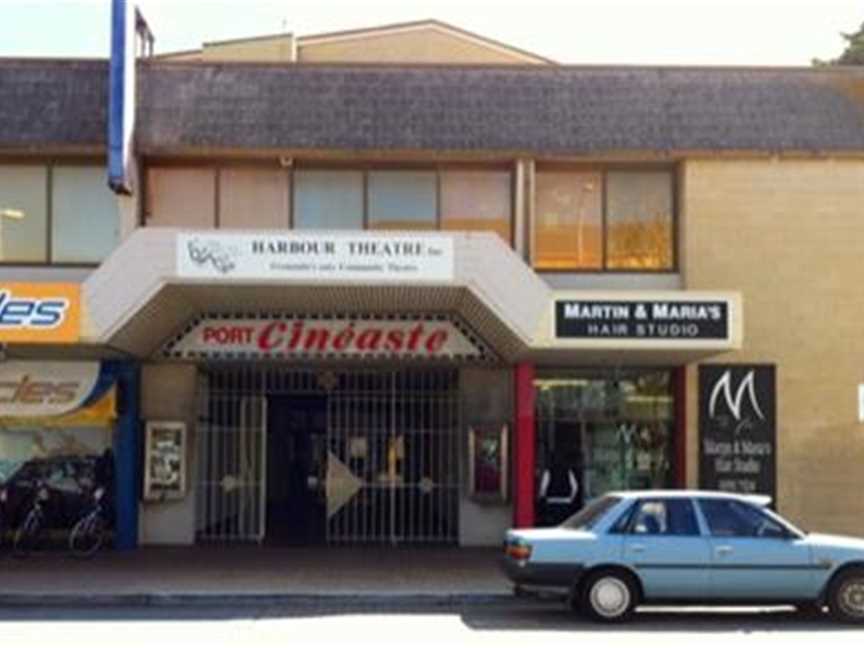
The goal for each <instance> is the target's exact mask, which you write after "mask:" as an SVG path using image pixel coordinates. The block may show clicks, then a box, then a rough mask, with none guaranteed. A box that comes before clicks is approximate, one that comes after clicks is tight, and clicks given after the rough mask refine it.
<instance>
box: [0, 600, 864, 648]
mask: <svg viewBox="0 0 864 648" xmlns="http://www.w3.org/2000/svg"><path fill="white" fill-rule="evenodd" d="M0 637H2V638H3V640H4V645H13V646H34V647H35V646H40V647H41V646H46V645H62V646H64V648H69V647H74V646H79V645H81V646H87V648H98V647H101V646H112V647H113V646H117V645H123V647H124V648H139V647H140V648H144V647H148V648H149V647H153V646H158V647H159V648H165V647H166V646H172V647H173V646H186V647H197V646H207V647H208V648H221V647H222V646H226V647H227V646H231V647H232V648H237V646H240V645H249V646H255V647H256V648H258V647H262V646H263V647H266V646H291V647H292V648H293V647H297V646H316V647H318V646H351V647H352V648H354V647H361V648H362V647H364V646H370V647H371V646H374V647H375V648H387V647H388V646H399V647H400V648H404V647H405V646H412V647H415V646H419V647H425V646H430V647H431V646H435V647H436V648H440V647H443V646H446V647H447V648H459V647H461V646H479V645H482V646H487V645H488V646H495V648H506V647H509V646H519V647H520V648H525V646H541V645H542V646H543V648H556V647H557V646H568V648H572V647H573V646H574V645H576V646H580V647H581V648H591V647H593V646H597V647H598V648H599V647H601V646H602V648H607V647H611V648H617V647H619V646H620V647H622V648H633V646H634V645H638V646H639V647H640V648H655V647H656V648H678V647H679V646H680V647H681V648H693V646H695V645H698V646H699V647H700V648H713V647H714V646H717V647H718V648H720V647H722V648H729V646H730V645H734V646H735V648H751V647H752V648H766V647H769V648H770V647H773V646H777V647H778V648H779V647H783V648H785V647H786V646H789V645H796V644H798V645H809V646H812V645H818V644H824V643H825V642H830V643H831V646H832V648H846V647H848V648H852V647H853V646H854V647H856V648H858V647H860V646H861V645H862V640H864V629H857V628H849V627H844V626H839V625H835V624H834V623H832V622H830V621H828V620H816V621H814V620H811V619H806V618H802V617H800V616H798V615H795V614H793V613H791V612H789V611H788V610H782V609H778V610H772V609H764V610H762V611H759V612H750V611H748V612H746V613H744V612H741V611H740V610H734V609H725V610H723V611H711V612H706V611H704V610H695V611H688V612H682V611H674V612H672V611H669V610H662V609H657V610H652V611H648V612H642V613H639V614H637V615H636V617H635V618H634V620H633V622H632V623H629V624H627V625H624V626H603V625H596V624H593V623H590V622H588V621H585V620H584V619H581V618H579V617H575V616H574V615H572V614H571V613H570V612H568V611H567V610H565V609H564V608H563V607H562V606H560V605H555V604H548V603H540V602H536V601H516V600H510V601H509V602H508V603H492V604H486V605H451V606H445V607H442V606H424V605H417V606H414V607H412V608H410V609H405V610H403V611H401V612H399V613H393V612H381V611H370V610H368V609H366V608H365V607H363V606H362V605H344V604H336V605H334V604H322V605H317V606H310V607H309V608H306V609H298V608H296V607H294V606H290V605H289V606H281V605H263V606H258V605H251V606H241V607H237V606H221V607H219V606H204V607H202V606H195V607H191V608H189V607H184V606H169V607H157V608H136V607H132V608H123V607H110V608H102V609H98V608H78V609H76V608H64V609H50V608H40V609H24V610H16V609H12V610H10V609H6V610H0Z"/></svg>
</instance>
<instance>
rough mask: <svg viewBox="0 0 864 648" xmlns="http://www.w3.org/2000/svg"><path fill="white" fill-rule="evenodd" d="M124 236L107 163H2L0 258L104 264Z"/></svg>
mask: <svg viewBox="0 0 864 648" xmlns="http://www.w3.org/2000/svg"><path fill="white" fill-rule="evenodd" d="M119 240H120V211H119V209H118V206H117V200H116V198H115V196H114V194H112V193H111V191H110V190H109V189H108V186H107V183H106V180H105V167H104V166H102V165H95V164H28V165H24V164H22V165H12V164H5V165H0V262H2V263H33V264H45V263H56V264H92V263H99V262H100V261H102V260H103V259H104V258H105V257H106V256H108V254H109V253H110V252H111V251H112V250H113V249H114V248H115V247H116V246H117V243H118V242H119Z"/></svg>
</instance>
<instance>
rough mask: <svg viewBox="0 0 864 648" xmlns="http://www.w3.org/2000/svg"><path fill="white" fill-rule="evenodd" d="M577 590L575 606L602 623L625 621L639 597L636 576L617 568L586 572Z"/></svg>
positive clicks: (634, 607)
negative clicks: (577, 603) (585, 577)
mask: <svg viewBox="0 0 864 648" xmlns="http://www.w3.org/2000/svg"><path fill="white" fill-rule="evenodd" d="M580 589H581V596H579V597H578V599H577V600H579V602H580V605H579V608H580V609H581V611H582V612H583V613H585V614H587V615H588V616H589V617H590V618H592V619H593V620H595V621H600V622H602V623H617V622H622V621H627V620H628V619H629V618H630V617H631V616H633V611H634V610H635V609H636V604H637V603H638V598H639V588H638V586H637V583H636V579H635V578H633V576H631V575H630V574H628V573H627V572H625V571H622V570H617V569H604V570H602V571H598V572H595V573H594V574H590V575H589V576H588V578H587V579H586V580H585V582H584V584H583V585H582V587H581V588H580ZM574 598H575V597H574Z"/></svg>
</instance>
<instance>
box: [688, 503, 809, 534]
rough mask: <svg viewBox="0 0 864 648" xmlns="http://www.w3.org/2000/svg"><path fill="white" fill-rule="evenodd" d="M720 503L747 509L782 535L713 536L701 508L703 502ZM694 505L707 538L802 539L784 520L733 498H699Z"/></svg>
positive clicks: (706, 515) (707, 518) (706, 516)
mask: <svg viewBox="0 0 864 648" xmlns="http://www.w3.org/2000/svg"><path fill="white" fill-rule="evenodd" d="M706 501H707V502H722V503H723V504H726V505H731V504H737V505H738V506H741V507H743V508H745V509H749V510H751V511H753V512H754V513H756V515H758V516H760V517H763V518H765V519H766V520H769V521H771V522H773V523H774V524H776V525H777V526H778V527H780V528H781V529H782V530H783V535H782V536H780V537H778V536H758V535H715V534H714V533H713V531H712V530H711V521H710V519H709V517H708V513H707V512H706V511H705V509H704V508H703V505H704V503H705V502H706ZM696 504H697V505H698V507H699V513H700V514H701V515H702V518H703V520H704V521H705V531H706V532H707V533H708V537H709V538H720V539H726V540H800V539H801V538H802V536H801V534H800V533H799V532H798V530H797V529H795V528H793V527H791V526H790V525H789V524H788V523H787V522H786V521H785V520H783V519H782V518H780V517H779V516H777V515H773V514H771V513H770V512H769V511H768V510H767V509H764V508H761V507H759V506H756V505H755V504H751V503H749V502H745V501H741V500H737V499H733V498H723V497H713V498H712V497H699V498H696Z"/></svg>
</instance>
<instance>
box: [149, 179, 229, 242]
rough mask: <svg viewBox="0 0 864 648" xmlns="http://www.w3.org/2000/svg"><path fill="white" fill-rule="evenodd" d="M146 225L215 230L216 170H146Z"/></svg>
mask: <svg viewBox="0 0 864 648" xmlns="http://www.w3.org/2000/svg"><path fill="white" fill-rule="evenodd" d="M146 223H147V225H148V226H149V227H195V228H206V229H211V228H213V227H215V225H216V170H215V169H212V168H174V167H153V168H150V169H148V170H147V217H146Z"/></svg>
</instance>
